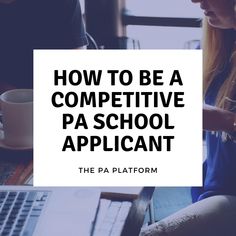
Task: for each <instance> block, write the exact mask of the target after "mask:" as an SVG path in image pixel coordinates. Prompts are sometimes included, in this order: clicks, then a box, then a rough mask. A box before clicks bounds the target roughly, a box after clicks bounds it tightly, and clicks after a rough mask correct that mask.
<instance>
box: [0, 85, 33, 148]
mask: <svg viewBox="0 0 236 236" xmlns="http://www.w3.org/2000/svg"><path fill="white" fill-rule="evenodd" d="M0 102H1V113H2V124H1V123H0V126H1V127H0V129H1V130H2V132H3V133H4V135H3V140H2V142H4V143H5V144H6V145H8V146H11V147H28V148H32V147H33V90H32V89H14V90H9V91H6V92H4V93H3V94H1V96H0Z"/></svg>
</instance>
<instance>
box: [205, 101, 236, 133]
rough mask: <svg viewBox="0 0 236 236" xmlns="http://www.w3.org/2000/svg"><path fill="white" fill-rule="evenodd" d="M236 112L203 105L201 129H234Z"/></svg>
mask: <svg viewBox="0 0 236 236" xmlns="http://www.w3.org/2000/svg"><path fill="white" fill-rule="evenodd" d="M235 122H236V113H233V112H230V111H226V110H223V109H220V108H217V107H214V106H209V105H204V107H203V129H204V130H211V131H226V132H232V131H235Z"/></svg>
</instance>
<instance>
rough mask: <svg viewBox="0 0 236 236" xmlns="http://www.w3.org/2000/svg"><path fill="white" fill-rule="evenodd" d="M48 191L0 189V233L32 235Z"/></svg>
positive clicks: (3, 234) (6, 235)
mask: <svg viewBox="0 0 236 236" xmlns="http://www.w3.org/2000/svg"><path fill="white" fill-rule="evenodd" d="M48 196H49V192H46V191H0V235H1V236H8V235H9V236H32V235H33V232H34V229H35V226H36V224H37V221H38V219H39V216H40V214H41V212H42V210H43V207H44V205H45V203H46V200H47V198H48Z"/></svg>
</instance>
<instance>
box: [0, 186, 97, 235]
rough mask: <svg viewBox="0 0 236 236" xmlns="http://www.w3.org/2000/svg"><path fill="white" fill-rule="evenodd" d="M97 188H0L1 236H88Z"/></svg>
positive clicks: (90, 230) (95, 207)
mask: <svg viewBox="0 0 236 236" xmlns="http://www.w3.org/2000/svg"><path fill="white" fill-rule="evenodd" d="M99 199H100V189H99V188H34V187H31V186H0V235H1V236H7V235H10V236H32V235H33V236H54V235H55V236H65V235H68V236H75V235H76V236H80V235H81V236H89V235H91V233H92V230H93V225H94V220H95V216H96V213H97V209H98V204H99Z"/></svg>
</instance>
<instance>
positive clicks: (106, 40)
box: [80, 0, 202, 49]
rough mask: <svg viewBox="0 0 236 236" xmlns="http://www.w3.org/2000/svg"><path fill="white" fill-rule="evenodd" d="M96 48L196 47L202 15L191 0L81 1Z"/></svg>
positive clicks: (199, 36)
mask: <svg viewBox="0 0 236 236" xmlns="http://www.w3.org/2000/svg"><path fill="white" fill-rule="evenodd" d="M80 2H81V6H82V11H83V13H84V16H85V21H86V28H87V31H88V33H89V34H90V35H91V36H92V37H93V38H94V39H95V41H96V42H97V44H98V46H99V48H128V49H138V48H142V49H182V48H196V47H199V40H200V39H201V29H200V25H201V18H202V12H201V10H200V9H199V7H198V6H197V5H196V4H193V3H192V2H191V1H190V0H145V1H144V0H80Z"/></svg>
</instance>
